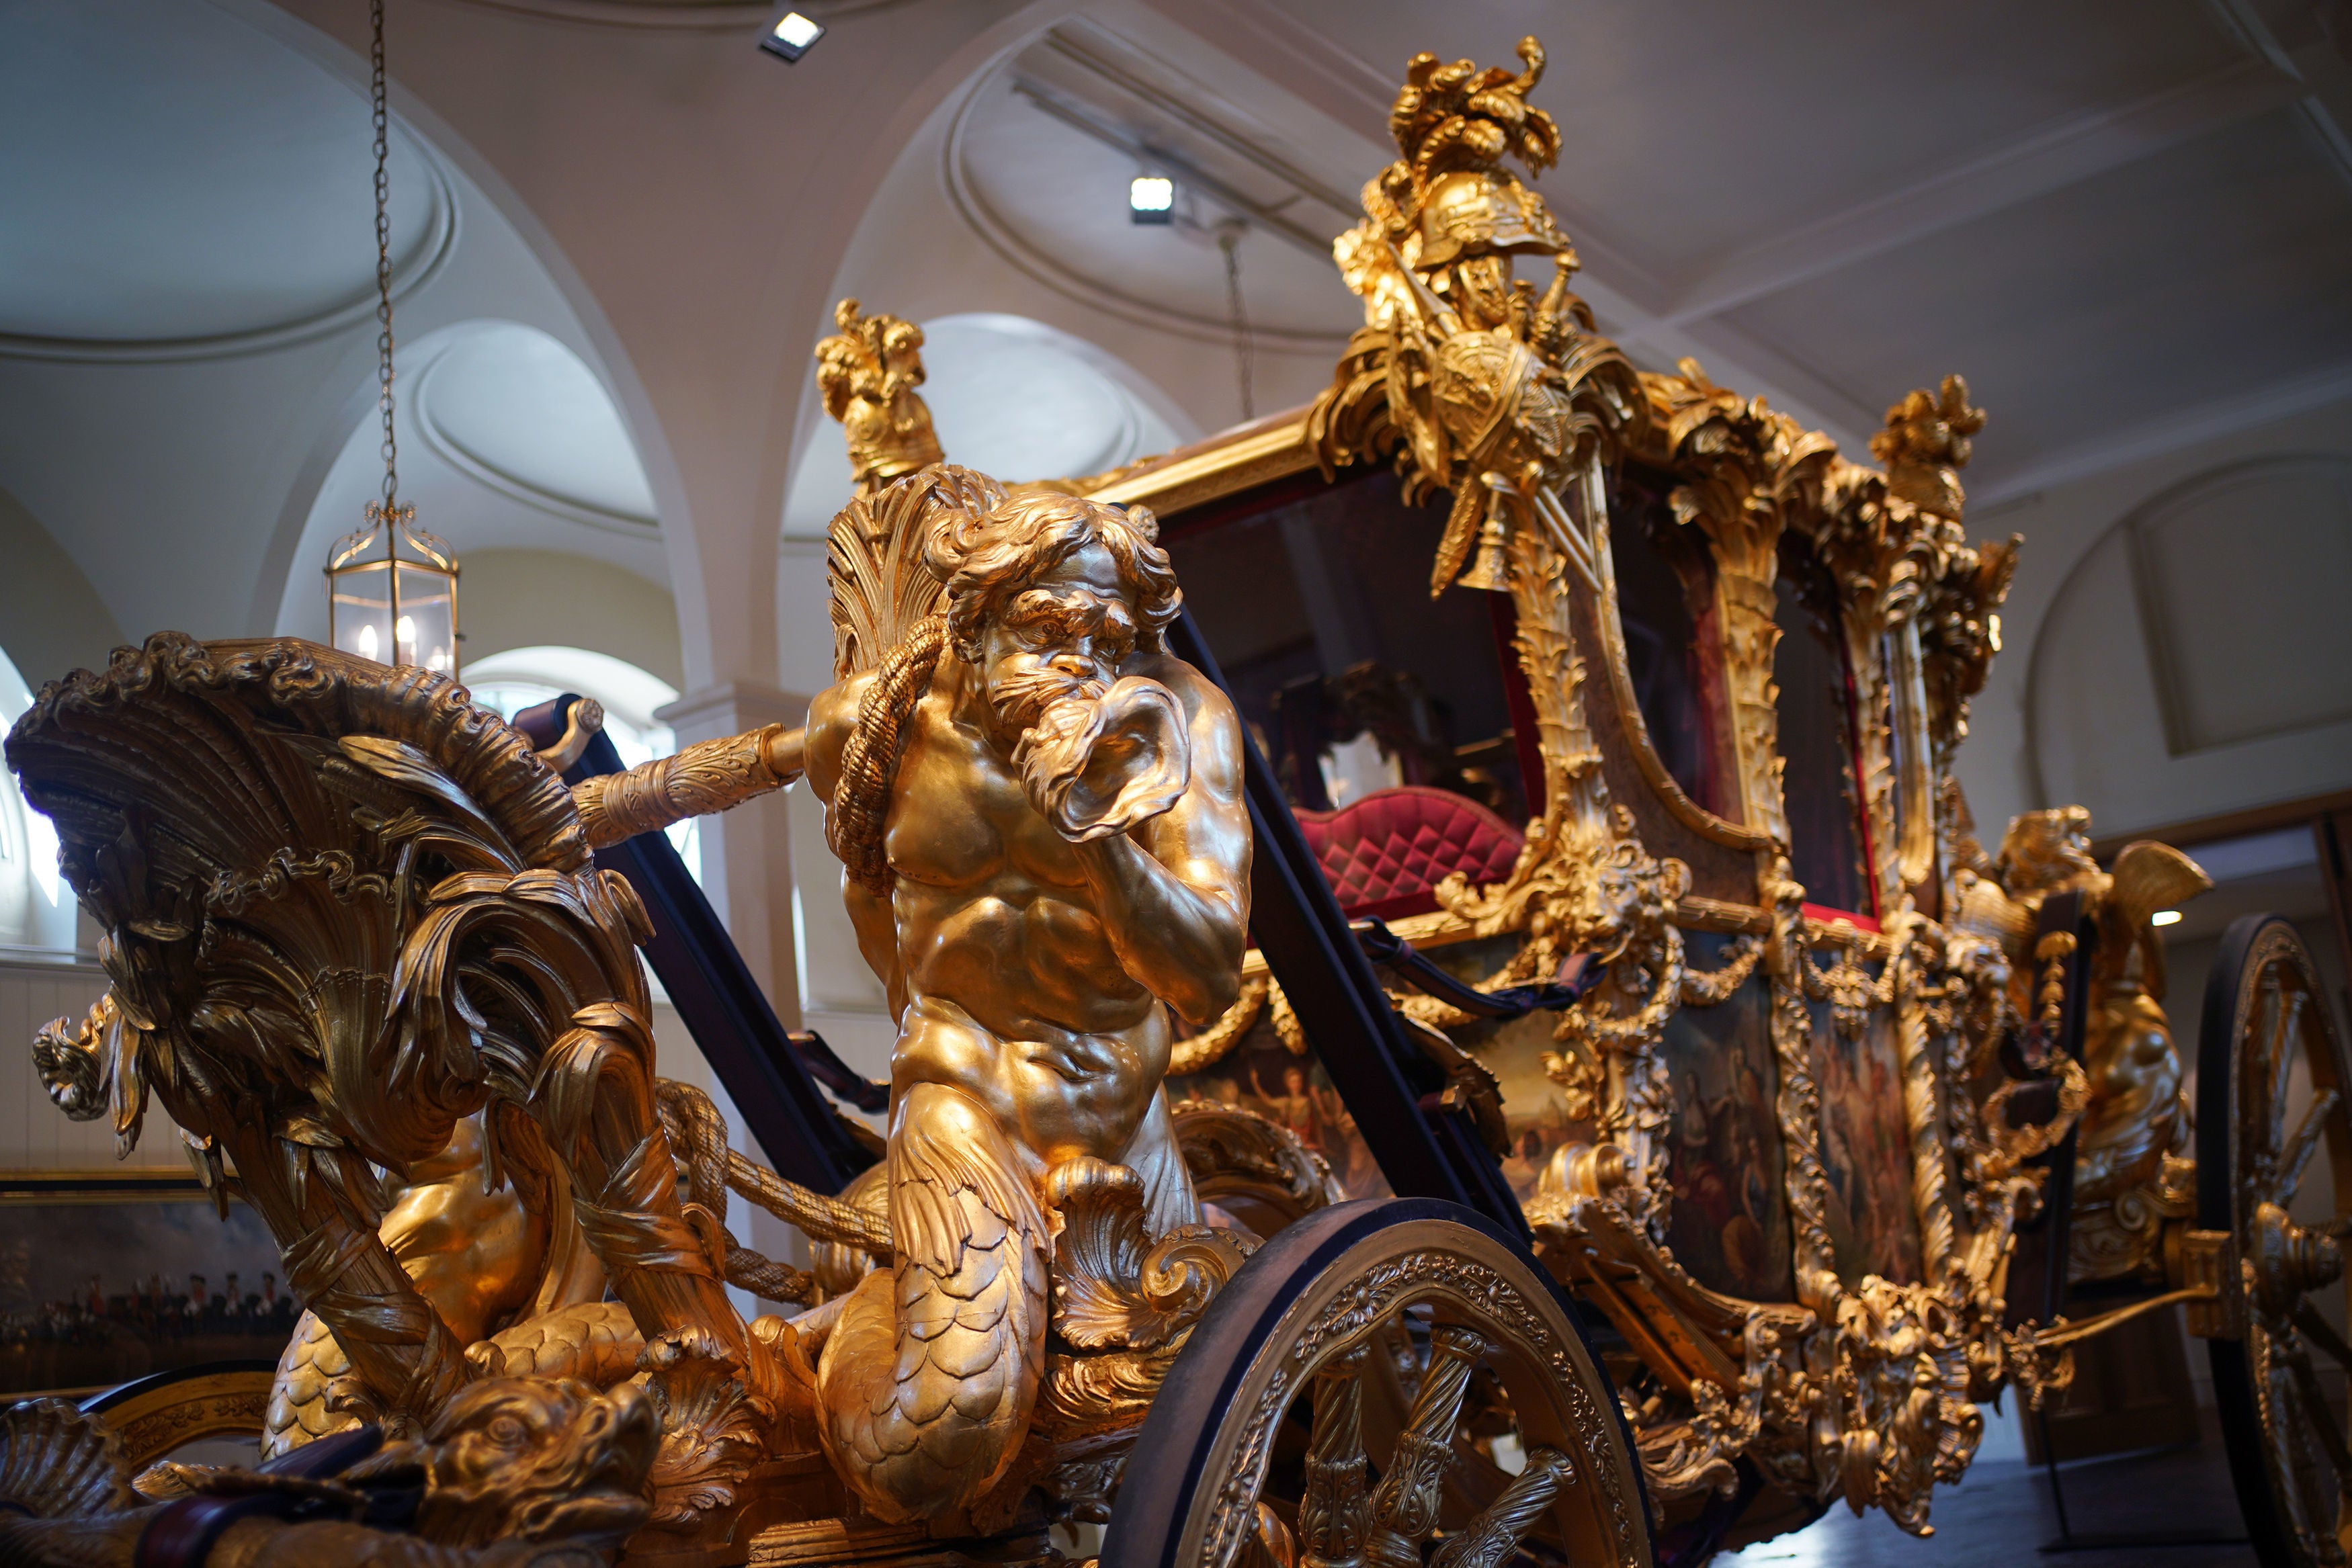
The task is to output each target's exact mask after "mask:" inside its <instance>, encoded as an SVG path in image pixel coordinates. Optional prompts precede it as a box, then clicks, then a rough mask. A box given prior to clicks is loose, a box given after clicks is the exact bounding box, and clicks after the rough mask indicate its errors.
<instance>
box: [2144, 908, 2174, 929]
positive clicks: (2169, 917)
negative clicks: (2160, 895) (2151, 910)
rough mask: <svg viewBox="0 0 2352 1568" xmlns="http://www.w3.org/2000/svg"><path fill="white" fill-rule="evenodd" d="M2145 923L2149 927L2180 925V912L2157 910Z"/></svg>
mask: <svg viewBox="0 0 2352 1568" xmlns="http://www.w3.org/2000/svg"><path fill="white" fill-rule="evenodd" d="M2147 923H2148V924H2149V925H2179V924H2180V911H2179V910H2178V909H2159V910H2158V911H2157V912H2156V913H2155V914H2153V915H2149V916H2148V917H2147Z"/></svg>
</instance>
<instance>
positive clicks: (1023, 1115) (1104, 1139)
mask: <svg viewBox="0 0 2352 1568" xmlns="http://www.w3.org/2000/svg"><path fill="white" fill-rule="evenodd" d="M935 472H936V471H935ZM959 477H960V478H961V479H962V480H964V481H965V484H964V485H963V486H960V488H962V489H963V490H964V491H965V492H966V493H967V494H968V495H969V496H970V497H971V503H972V504H971V506H970V507H969V509H967V508H966V507H961V506H957V505H954V504H952V503H949V504H943V505H941V506H940V507H938V508H936V509H937V512H938V516H937V518H936V520H935V521H934V522H933V523H932V525H931V527H930V528H929V530H928V533H927V536H926V537H925V538H924V540H923V542H922V559H923V564H924V565H925V566H926V567H927V568H928V569H929V572H930V573H931V574H932V575H933V576H934V577H935V578H936V579H937V580H939V581H940V583H942V584H944V587H945V604H944V607H943V609H942V610H940V612H935V613H933V614H931V615H929V616H928V617H926V618H925V619H923V620H922V621H920V622H918V623H917V625H916V626H915V628H914V629H913V631H912V632H911V633H910V634H909V635H908V637H907V638H906V639H905V640H904V641H903V642H901V643H899V644H898V646H897V647H896V648H894V649H893V650H892V652H891V653H890V654H889V655H888V657H887V658H886V659H885V660H884V661H883V663H882V664H881V666H880V668H878V669H877V670H874V671H871V672H868V673H864V674H857V675H855V676H854V677H852V678H851V679H848V680H846V681H844V682H842V683H841V684H840V685H835V687H834V688H833V689H832V690H830V691H828V692H826V693H824V695H821V696H820V697H818V698H817V700H816V702H815V704H814V706H813V707H812V709H811V712H810V723H809V730H808V737H807V742H806V757H807V765H808V770H809V778H810V781H811V782H812V783H813V784H814V786H815V788H816V789H817V790H818V791H819V793H820V794H822V795H823V796H824V797H825V798H826V799H827V800H829V802H830V811H829V816H828V832H829V834H830V836H831V838H832V841H833V843H834V845H835V850H836V851H837V852H839V853H840V855H841V857H842V860H843V862H844V863H845V866H846V867H847V868H848V879H847V883H846V889H845V896H846V898H847V900H848V904H849V911H850V915H851V918H852V920H853V921H854V923H855V924H856V929H857V933H858V938H859V942H860V945H861V946H862V947H863V949H864V951H865V953H866V958H867V961H868V962H870V963H871V964H872V965H873V966H874V968H875V970H876V972H877V974H879V975H880V976H881V977H883V979H884V981H885V983H886V985H887V988H888V991H889V997H890V1005H891V1009H892V1010H893V1012H895V1013H896V1014H897V1015H898V1019H899V1037H898V1047H897V1050H896V1051H895V1053H894V1055H893V1058H892V1091H893V1094H894V1106H893V1111H892V1116H891V1124H890V1178H889V1179H890V1211H891V1221H892V1228H893V1231H894V1233H895V1235H896V1238H897V1241H898V1267H897V1269H896V1270H895V1273H893V1274H879V1273H877V1274H874V1275H869V1276H868V1277H867V1278H866V1280H865V1281H863V1282H862V1283H861V1284H860V1285H859V1286H858V1288H857V1289H856V1291H854V1292H853V1293H852V1294H851V1295H850V1296H848V1297H847V1298H846V1299H845V1301H842V1302H841V1304H840V1306H839V1309H838V1316H837V1318H835V1319H833V1320H832V1322H830V1325H829V1333H828V1325H827V1324H826V1323H825V1322H822V1321H820V1322H817V1323H816V1324H815V1325H814V1328H812V1327H811V1326H809V1320H807V1319H803V1320H802V1321H801V1325H800V1326H801V1332H802V1333H803V1338H804V1339H813V1338H814V1337H816V1336H817V1335H820V1334H822V1335H824V1341H823V1351H822V1357H821V1359H820V1360H819V1361H818V1363H817V1365H816V1381H817V1385H818V1390H819V1403H820V1405H821V1406H822V1408H823V1411H824V1421H825V1427H824V1437H825V1444H826V1448H827V1451H828V1452H829V1453H830V1454H831V1455H832V1456H833V1458H834V1459H835V1464H836V1465H837V1467H838V1468H840V1469H841V1470H842V1471H843V1473H844V1474H845V1476H847V1477H848V1478H849V1479H851V1481H852V1483H853V1484H854V1485H855V1486H856V1488H857V1490H858V1492H859V1494H860V1495H861V1496H862V1497H863V1498H864V1500H865V1501H866V1506H867V1507H868V1508H869V1509H871V1510H873V1511H876V1512H877V1513H879V1514H881V1515H883V1516H884V1517H885V1518H890V1519H904V1518H909V1517H916V1516H923V1515H929V1514H932V1513H935V1512H938V1511H940V1510H942V1509H945V1508H949V1507H953V1506H956V1505H959V1504H961V1503H965V1502H968V1501H970V1500H972V1499H973V1498H975V1497H977V1496H978V1495H980V1494H981V1493H982V1492H983V1491H985V1490H987V1489H988V1487H989V1486H990V1485H991V1484H992V1482H993V1481H994V1480H996V1479H997V1478H998V1477H999V1475H1000V1474H1001V1473H1002V1472H1003V1469H1004V1468H1005V1466H1006V1464H1007V1462H1008V1461H1009V1460H1010V1458H1011V1457H1012V1455H1013V1451H1014V1449H1015V1448H1017V1447H1018V1445H1019V1443H1020V1441H1021V1439H1022V1437H1023V1436H1024V1431H1025V1428H1026V1427H1027V1424H1028V1419H1029V1415H1030V1410H1031V1406H1032V1405H1033V1402H1034V1398H1035V1396H1036V1392H1037V1387H1038V1379H1039V1375H1040V1372H1041V1369H1042V1365H1043V1352H1044V1340H1045V1328H1046V1305H1047V1303H1046V1299H1045V1294H1046V1271H1047V1263H1048V1260H1049V1259H1050V1257H1051V1256H1052V1252H1053V1243H1052V1240H1051V1238H1050V1236H1049V1233H1048V1229H1047V1225H1046V1221H1045V1207H1047V1199H1046V1197H1045V1193H1046V1183H1047V1179H1048V1177H1049V1176H1051V1175H1052V1174H1053V1173H1055V1172H1056V1171H1057V1169H1067V1168H1068V1167H1070V1166H1073V1165H1074V1163H1076V1164H1079V1168H1080V1169H1087V1168H1088V1167H1087V1166H1086V1165H1085V1164H1084V1162H1096V1161H1099V1162H1107V1163H1108V1164H1111V1165H1118V1166H1127V1167H1128V1168H1129V1170H1131V1171H1133V1172H1134V1173H1135V1175H1136V1176H1138V1177H1139V1178H1140V1183H1141V1193H1140V1197H1141V1200H1142V1206H1143V1218H1144V1228H1145V1230H1146V1232H1147V1234H1148V1235H1150V1236H1151V1237H1153V1238H1159V1237H1162V1236H1166V1235H1168V1234H1170V1233H1171V1232H1174V1231H1176V1230H1178V1229H1179V1228H1181V1227H1185V1226H1188V1225H1192V1224H1194V1223H1196V1222H1197V1221H1198V1220H1199V1219H1200V1218H1201V1213H1200V1205H1199V1203H1198V1201H1197V1200H1196V1198H1195V1197H1194V1196H1193V1192H1192V1184H1191V1181H1190V1178H1189V1177H1188V1176H1187V1175H1186V1172H1185V1166H1184V1162H1183V1160H1182V1158H1181V1155H1180V1154H1179V1153H1178V1151H1177V1148H1176V1146H1175V1143H1174V1140H1173V1138H1172V1136H1171V1132H1170V1125H1169V1114H1168V1107H1167V1103H1166V1099H1165V1097H1164V1095H1163V1094H1162V1093H1161V1091H1160V1081H1161V1079H1162V1077H1163V1076H1164V1075H1165V1074H1166V1071H1167V1067H1168V1060H1169V1051H1170V1041H1171V1035H1170V1027H1169V1021H1168V1016H1167V1009H1173V1010H1174V1011H1175V1012H1176V1013H1177V1014H1179V1015H1180V1016H1181V1017H1183V1018H1184V1019H1188V1020H1190V1021H1192V1022H1193V1023H1196V1024H1206V1023H1209V1022H1211V1021H1213V1020H1214V1019H1216V1018H1217V1017H1218V1016H1219V1015H1220V1014H1222V1013H1223V1011H1224V1010H1225V1009H1227V1008H1228V1007H1230V1006H1231V1005H1232V1004H1233V1002H1234V998H1235V997H1236V996H1237V995H1238V994H1239V990H1240V965H1241V956H1242V948H1243V939H1244V930H1245V928H1246V925H1247V921H1248V892H1247V887H1248V871H1249V857H1250V842H1249V828H1248V821H1247V817H1246V815H1245V813H1244V808H1243V805H1242V800H1241V744H1240V732H1239V728H1238V725H1237V721H1236V719H1235V716H1234V710H1233V706H1232V705H1231V704H1230V703H1229V702H1228V701H1227V700H1226V699H1225V697H1224V695H1223V693H1221V692H1219V691H1218V690H1217V689H1216V688H1215V687H1214V686H1213V685H1211V684H1210V683H1209V682H1208V681H1207V680H1206V679H1205V678H1204V677H1202V674H1200V673H1199V672H1198V671H1196V670H1194V669H1193V668H1192V666H1191V665H1189V664H1185V663H1184V662H1183V661H1181V660H1180V659H1178V658H1176V657H1174V656H1173V655H1172V654H1171V653H1168V651H1167V650H1166V648H1165V646H1164V645H1163V644H1162V643H1161V640H1160V630H1161V628H1163V627H1164V626H1166V625H1167V624H1168V622H1170V621H1171V620H1172V619H1173V618H1174V617H1175V615H1176V612H1177V609H1178V606H1179V604H1180V602H1181V598H1180V595H1179V593H1178V591H1177V588H1176V581H1175V578H1174V576H1173V575H1172V574H1171V571H1170V570H1169V567H1168V561H1167V558H1166V556H1165V555H1163V554H1162V553H1161V552H1160V549H1159V548H1158V547H1157V546H1156V545H1155V544H1154V543H1153V542H1152V532H1153V528H1152V524H1151V522H1150V517H1149V515H1148V514H1125V513H1122V512H1120V511H1119V510H1118V509H1116V508H1113V507H1105V506H1100V505H1097V504H1096V503H1093V502H1088V501H1081V500H1076V499H1074V498H1071V497H1062V496H1053V495H1016V496H1011V497H1006V496H1004V495H1003V492H1002V491H1000V490H997V489H996V487H995V486H992V485H988V484H986V483H985V482H980V483H977V484H974V483H972V482H971V481H972V476H959ZM916 483H918V484H919V483H921V481H919V480H918V481H917V482H916ZM938 493H940V495H942V496H944V495H946V494H947V487H946V486H940V487H939V492H938ZM1162 1004H1165V1007H1164V1008H1163V1005H1162Z"/></svg>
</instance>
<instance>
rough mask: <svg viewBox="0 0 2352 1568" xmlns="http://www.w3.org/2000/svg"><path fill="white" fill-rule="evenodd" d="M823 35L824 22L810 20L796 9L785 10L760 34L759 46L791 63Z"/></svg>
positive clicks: (805, 52) (786, 62)
mask: <svg viewBox="0 0 2352 1568" xmlns="http://www.w3.org/2000/svg"><path fill="white" fill-rule="evenodd" d="M822 37H824V23H822V22H812V21H810V20H809V19H808V18H807V17H806V16H802V15H801V14H800V13H799V12H798V11H793V10H787V11H785V12H784V14H783V15H782V16H779V17H777V18H776V19H775V21H774V22H773V23H772V24H771V25H770V26H769V28H768V30H767V31H766V32H765V33H763V34H761V37H760V47H761V48H762V49H765V50H766V51H767V52H768V53H770V54H772V55H773V56H775V57H777V58H778V59H780V60H782V61H783V62H784V63H785V64H786V65H792V64H793V63H795V62H797V61H798V60H799V59H800V57H802V56H803V55H804V54H807V53H808V52H809V51H810V50H811V49H813V48H814V47H816V42H817V40H818V39H819V38H822Z"/></svg>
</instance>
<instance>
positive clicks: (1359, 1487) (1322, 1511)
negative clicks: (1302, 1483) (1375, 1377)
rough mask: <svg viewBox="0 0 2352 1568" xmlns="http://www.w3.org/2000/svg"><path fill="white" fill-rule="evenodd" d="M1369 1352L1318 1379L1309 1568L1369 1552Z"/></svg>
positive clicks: (1302, 1538) (1301, 1545)
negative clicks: (1365, 1418) (1365, 1413)
mask: <svg viewBox="0 0 2352 1568" xmlns="http://www.w3.org/2000/svg"><path fill="white" fill-rule="evenodd" d="M1363 1371H1364V1347H1363V1346H1362V1345H1360V1344H1359V1345H1357V1346H1355V1347H1354V1348H1352V1349H1350V1350H1348V1351H1346V1352H1344V1353H1343V1354H1340V1355H1339V1356H1338V1357H1337V1358H1336V1359H1335V1360H1334V1361H1333V1362H1332V1363H1331V1364H1330V1365H1329V1366H1328V1367H1326V1368H1324V1370H1323V1371H1322V1372H1321V1373H1319V1374H1318V1375H1317V1376H1316V1379H1315V1427H1314V1434H1313V1436H1312V1437H1310V1438H1309V1439H1308V1442H1307V1486H1306V1490H1304V1492H1302V1493H1301V1495H1300V1497H1299V1500H1298V1534H1297V1542H1298V1552H1299V1558H1300V1560H1301V1561H1302V1562H1306V1563H1354V1562H1357V1561H1359V1560H1360V1559H1361V1557H1362V1555H1363V1551H1364V1538H1365V1535H1366V1533H1367V1531H1366V1526H1367V1525H1368V1524H1369V1523H1370V1506H1369V1502H1368V1500H1367V1498H1366V1496H1365V1484H1364V1432H1363V1423H1362V1419H1361V1399H1362V1392H1363Z"/></svg>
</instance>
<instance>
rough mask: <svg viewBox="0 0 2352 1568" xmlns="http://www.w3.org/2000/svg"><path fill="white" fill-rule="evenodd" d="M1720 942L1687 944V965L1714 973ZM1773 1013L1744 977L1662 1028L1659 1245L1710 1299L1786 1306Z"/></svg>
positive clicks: (1759, 989) (1785, 1206) (1786, 1239)
mask: <svg viewBox="0 0 2352 1568" xmlns="http://www.w3.org/2000/svg"><path fill="white" fill-rule="evenodd" d="M1719 941H1720V939H1719V938H1709V937H1705V936H1697V935H1694V936H1693V937H1692V939H1691V961H1692V963H1693V964H1694V965H1696V966H1701V967H1717V965H1718V964H1719V962H1720V960H1719V958H1718V957H1717V956H1716V955H1715V954H1714V953H1712V952H1710V951H1708V950H1707V949H1708V947H1709V946H1713V945H1717V944H1719ZM1770 1008H1771V1002H1770V997H1769V991H1768V990H1767V988H1766V986H1765V983H1764V981H1763V980H1762V979H1761V978H1760V977H1750V978H1749V979H1748V982H1747V983H1746V984H1745V985H1742V986H1740V987H1738V988H1737V989H1735V990H1734V991H1733V992H1732V993H1731V995H1730V996H1728V997H1727V998H1724V1000H1722V1001H1721V1002H1719V1003H1717V1005H1716V1006H1714V1007H1711V1008H1699V1007H1686V1008H1683V1009H1678V1010H1677V1011H1676V1012H1675V1014H1674V1015H1673V1017H1672V1018H1670V1019H1668V1020H1667V1022H1666V1028H1665V1039H1664V1052H1663V1055H1664V1062H1665V1066H1666V1070H1667V1071H1668V1074H1669V1076H1670V1077H1671V1080H1672V1082H1673V1084H1674V1096H1675V1099H1674V1104H1675V1119H1674V1124H1673V1128H1672V1132H1671V1137H1672V1144H1671V1146H1670V1148H1669V1150H1668V1154H1667V1165H1666V1168H1667V1171H1668V1174H1669V1176H1670V1179H1671V1180H1672V1182H1673V1185H1674V1208H1673V1211H1672V1214H1671V1215H1670V1217H1669V1218H1668V1221H1667V1230H1666V1241H1667V1245H1668V1246H1669V1247H1670V1248H1671V1249H1673V1251H1674V1254H1675V1260H1676V1261H1678V1262H1680V1263H1681V1264H1682V1266H1683V1268H1684V1269H1685V1270H1688V1272H1689V1273H1690V1275H1691V1277H1692V1278H1694V1279H1696V1280H1697V1281H1699V1282H1700V1283H1701V1284H1703V1285H1706V1286H1707V1287H1708V1288H1709V1289H1711V1290H1717V1291H1722V1292H1724V1293H1725V1294H1726V1295H1730V1296H1738V1297H1742V1298H1745V1299H1747V1300H1750V1301H1789V1300H1791V1299H1792V1298H1793V1296H1794V1292H1795V1284H1796V1281H1795V1276H1794V1274H1793V1272H1792V1266H1793V1265H1792V1254H1791V1251H1790V1233H1789V1201H1788V1188H1787V1186H1786V1181H1785V1175H1786V1172H1785V1166H1784V1165H1783V1162H1782V1158H1781V1146H1780V1123H1779V1119H1778V1115H1777V1112H1776V1106H1777V1104H1778V1102H1779V1099H1780V1072H1779V1069H1778V1067H1777V1065H1776V1063H1775V1062H1774V1061H1773V1059H1772V1035H1771V1019H1770Z"/></svg>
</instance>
